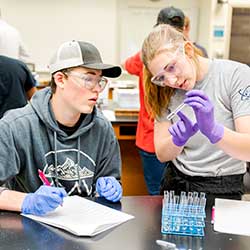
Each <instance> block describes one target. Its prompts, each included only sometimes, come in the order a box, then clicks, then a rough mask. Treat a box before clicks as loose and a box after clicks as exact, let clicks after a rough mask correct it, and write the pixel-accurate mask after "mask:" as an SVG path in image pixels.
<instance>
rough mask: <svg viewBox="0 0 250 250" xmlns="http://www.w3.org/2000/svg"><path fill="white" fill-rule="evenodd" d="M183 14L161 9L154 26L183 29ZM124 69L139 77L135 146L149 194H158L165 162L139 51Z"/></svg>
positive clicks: (178, 10)
mask: <svg viewBox="0 0 250 250" xmlns="http://www.w3.org/2000/svg"><path fill="white" fill-rule="evenodd" d="M184 19H185V15H184V13H183V11H182V10H180V9H178V8H175V7H172V6H171V7H167V8H164V9H162V10H161V11H160V12H159V14H158V17H157V22H156V26H157V25H159V24H162V23H165V24H169V25H171V26H173V27H175V28H176V29H178V30H183V27H184ZM123 67H124V69H126V70H127V71H128V73H130V74H132V75H136V76H138V77H139V91H140V112H139V118H138V125H137V131H136V146H137V147H138V150H139V154H140V156H141V160H142V166H143V172H144V179H145V182H146V185H147V189H148V192H149V194H151V195H158V194H159V192H160V183H161V179H162V176H163V172H164V170H165V168H166V166H167V163H162V162H160V161H159V160H158V159H157V157H156V154H155V148H154V121H153V119H152V118H150V115H149V113H148V111H147V109H146V106H145V103H144V85H143V63H142V60H141V51H139V52H137V53H136V54H135V55H133V56H131V57H129V58H128V59H126V61H125V62H124V63H123Z"/></svg>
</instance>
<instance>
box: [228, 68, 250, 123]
mask: <svg viewBox="0 0 250 250" xmlns="http://www.w3.org/2000/svg"><path fill="white" fill-rule="evenodd" d="M230 98H231V108H232V112H233V117H234V119H236V118H238V117H240V116H246V115H250V67H248V66H247V65H244V64H241V65H239V66H238V67H237V68H236V70H235V72H234V74H233V79H232V82H231V93H230Z"/></svg>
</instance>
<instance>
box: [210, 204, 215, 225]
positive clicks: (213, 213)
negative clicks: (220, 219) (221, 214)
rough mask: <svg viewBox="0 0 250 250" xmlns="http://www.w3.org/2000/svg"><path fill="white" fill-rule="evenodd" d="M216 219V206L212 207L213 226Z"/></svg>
mask: <svg viewBox="0 0 250 250" xmlns="http://www.w3.org/2000/svg"><path fill="white" fill-rule="evenodd" d="M214 219H215V206H213V207H212V215H211V224H214Z"/></svg>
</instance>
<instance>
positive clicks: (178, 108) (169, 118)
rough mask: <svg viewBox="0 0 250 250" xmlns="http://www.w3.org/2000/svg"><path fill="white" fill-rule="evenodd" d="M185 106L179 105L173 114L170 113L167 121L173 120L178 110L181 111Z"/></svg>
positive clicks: (183, 104)
mask: <svg viewBox="0 0 250 250" xmlns="http://www.w3.org/2000/svg"><path fill="white" fill-rule="evenodd" d="M185 106H186V104H185V103H182V104H180V105H179V106H178V107H177V108H176V109H175V110H174V111H173V112H171V113H170V114H169V115H168V116H167V119H168V120H169V121H170V120H171V119H173V118H174V117H175V116H176V114H177V113H178V112H179V111H180V110H182V109H183V108H184V107H185Z"/></svg>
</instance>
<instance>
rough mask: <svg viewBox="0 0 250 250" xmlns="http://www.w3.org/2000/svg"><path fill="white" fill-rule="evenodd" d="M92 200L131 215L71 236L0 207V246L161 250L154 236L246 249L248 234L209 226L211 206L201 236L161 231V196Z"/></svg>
mask: <svg viewBox="0 0 250 250" xmlns="http://www.w3.org/2000/svg"><path fill="white" fill-rule="evenodd" d="M96 201H97V202H99V203H101V204H104V205H108V206H109V207H113V208H114V209H118V210H121V211H123V212H126V213H129V214H131V215H134V216H135V218H134V219H132V220H130V221H128V222H126V223H124V224H122V225H119V226H117V227H115V228H113V229H110V230H108V231H106V232H103V233H101V234H99V235H97V236H94V237H92V238H90V237H77V236H73V235H71V234H70V233H68V232H65V231H62V230H60V229H56V228H54V227H51V226H45V225H43V224H39V223H38V222H35V221H32V220H30V219H28V218H25V217H22V216H21V215H19V214H18V213H12V212H4V211H2V212H0V227H1V231H0V250H21V249H22V250H52V249H53V250H69V249H71V250H104V249H105V250H117V249H119V250H127V249H130V250H161V249H162V250H163V249H164V248H162V247H161V246H159V245H157V244H156V240H158V239H160V240H166V241H168V242H172V243H175V244H176V247H177V249H179V250H188V249H192V250H249V246H250V237H247V236H239V235H229V234H224V233H218V232H215V231H214V230H213V226H212V225H211V223H210V221H211V206H207V207H206V211H207V217H206V227H205V236H204V237H191V236H177V235H163V234H161V206H162V196H134V197H132V196H131V197H129V196H128V197H123V198H122V200H121V203H118V204H111V203H108V202H107V201H105V200H104V199H100V198H97V199H96ZM165 249H166V248H165Z"/></svg>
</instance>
